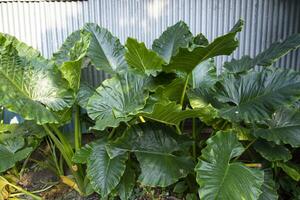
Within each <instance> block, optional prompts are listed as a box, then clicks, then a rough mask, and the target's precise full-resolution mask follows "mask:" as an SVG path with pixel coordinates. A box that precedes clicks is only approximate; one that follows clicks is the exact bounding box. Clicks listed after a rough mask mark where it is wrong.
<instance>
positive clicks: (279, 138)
mask: <svg viewBox="0 0 300 200" xmlns="http://www.w3.org/2000/svg"><path fill="white" fill-rule="evenodd" d="M267 124H268V126H269V128H266V129H264V128H259V129H257V130H255V131H254V132H253V135H254V136H255V137H261V138H264V139H266V140H268V141H272V142H275V143H276V144H290V145H291V146H292V147H300V129H299V128H300V113H299V112H298V111H297V110H296V111H295V110H291V109H287V108H283V109H280V110H278V111H276V112H275V113H274V114H273V115H272V119H271V120H269V121H267Z"/></svg>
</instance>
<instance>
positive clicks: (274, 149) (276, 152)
mask: <svg viewBox="0 0 300 200" xmlns="http://www.w3.org/2000/svg"><path fill="white" fill-rule="evenodd" d="M253 147H254V149H255V150H256V151H257V152H258V153H259V154H260V155H261V156H262V157H264V158H265V159H267V160H269V161H272V162H274V161H280V160H283V161H284V162H286V161H288V160H290V159H292V154H291V152H290V151H289V149H288V148H286V147H285V146H279V145H276V144H274V143H273V142H267V141H264V140H258V141H256V142H255V143H254V146H253Z"/></svg>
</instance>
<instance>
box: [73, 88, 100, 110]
mask: <svg viewBox="0 0 300 200" xmlns="http://www.w3.org/2000/svg"><path fill="white" fill-rule="evenodd" d="M95 90H96V89H95V88H93V87H92V86H90V85H88V84H86V83H81V84H80V87H79V90H78V93H77V96H76V102H77V104H78V105H80V106H81V107H82V108H85V109H86V107H87V104H88V101H89V98H90V97H91V96H92V95H93V94H94V93H95V92H96V91H95Z"/></svg>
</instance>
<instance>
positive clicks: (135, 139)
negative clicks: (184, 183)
mask: <svg viewBox="0 0 300 200" xmlns="http://www.w3.org/2000/svg"><path fill="white" fill-rule="evenodd" d="M185 143H187V141H186V139H183V138H182V137H179V136H178V135H177V133H176V132H175V131H174V130H173V129H172V128H170V127H167V126H163V125H158V124H152V123H143V124H139V125H134V126H131V127H130V128H129V129H128V130H127V131H126V132H125V134H124V135H123V136H122V137H121V138H119V139H117V140H116V141H115V142H113V143H112V144H111V145H110V146H109V148H108V149H109V152H110V154H111V156H112V157H113V156H115V155H119V154H120V153H123V152H127V151H129V152H134V153H135V155H136V157H137V159H138V161H139V163H140V168H141V174H140V176H139V178H138V180H139V181H140V182H141V183H142V184H143V185H147V186H153V187H154V186H159V187H166V186H169V185H171V184H173V183H175V182H176V181H178V179H180V178H183V177H185V176H187V174H188V173H190V172H191V170H192V168H193V161H192V159H191V158H190V157H188V156H178V155H175V154H173V153H174V152H176V151H180V150H181V149H182V146H183V144H185Z"/></svg>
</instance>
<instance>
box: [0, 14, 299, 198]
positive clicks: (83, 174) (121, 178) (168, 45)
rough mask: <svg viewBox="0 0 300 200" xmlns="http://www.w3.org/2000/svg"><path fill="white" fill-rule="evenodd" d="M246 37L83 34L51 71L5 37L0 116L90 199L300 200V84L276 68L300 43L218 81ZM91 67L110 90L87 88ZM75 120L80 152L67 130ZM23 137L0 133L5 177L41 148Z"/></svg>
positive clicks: (292, 41) (92, 27) (276, 48)
mask: <svg viewBox="0 0 300 200" xmlns="http://www.w3.org/2000/svg"><path fill="white" fill-rule="evenodd" d="M242 26H243V21H241V20H240V21H238V22H237V23H236V24H235V25H234V26H233V27H232V28H231V29H230V31H229V32H228V33H227V34H225V35H222V36H220V37H217V38H216V39H214V40H213V41H212V42H209V41H208V40H207V39H206V37H205V36H204V35H203V34H198V35H196V36H193V34H192V33H191V32H190V30H189V28H188V26H187V25H186V24H185V23H184V22H181V21H180V22H178V23H177V24H175V25H173V26H171V27H169V28H168V29H167V30H166V31H165V32H163V33H162V35H161V36H160V37H159V38H158V39H156V40H154V42H153V45H152V48H151V49H148V48H147V47H146V45H145V44H144V43H143V42H139V41H137V40H136V39H134V38H128V39H127V41H126V43H125V46H123V45H122V44H121V43H120V41H119V40H118V39H117V38H116V37H114V36H113V35H112V34H111V33H110V32H109V31H108V30H106V29H104V28H101V27H99V26H98V25H96V24H86V25H85V26H84V27H83V28H82V29H81V30H79V31H76V32H74V33H72V34H71V35H70V36H69V37H68V38H67V40H66V41H65V43H64V44H63V45H62V47H61V48H60V50H59V51H58V52H57V53H55V54H54V55H53V57H52V58H51V59H46V58H43V57H42V56H41V55H40V54H39V53H38V52H37V51H36V50H34V49H32V48H31V47H28V46H27V45H26V44H24V43H22V42H20V41H18V40H17V39H16V38H14V37H12V36H9V35H6V34H1V35H0V83H1V84H0V105H2V106H3V107H4V108H5V109H6V110H9V111H12V112H15V113H17V114H19V115H20V116H22V117H23V118H24V120H25V122H24V123H22V124H18V125H16V126H18V127H22V126H25V125H26V126H27V127H28V124H29V125H30V128H31V129H30V133H28V131H27V132H26V134H30V135H32V137H33V136H34V137H38V138H39V139H40V140H41V139H42V138H43V137H44V136H47V137H49V138H50V139H51V140H52V142H53V143H54V144H55V146H56V147H57V149H58V150H59V151H60V153H61V155H62V156H63V158H64V162H65V165H66V166H67V167H68V168H69V170H70V171H71V174H69V176H65V173H64V172H62V173H61V177H62V181H63V182H65V183H68V184H69V185H72V187H73V189H76V190H77V191H78V192H79V193H80V194H81V195H83V196H87V195H89V194H91V193H93V192H96V193H98V194H99V195H100V197H101V198H102V199H106V198H110V197H112V198H113V197H115V196H119V198H120V199H122V200H125V199H129V198H130V197H131V195H132V193H133V190H134V188H138V187H140V188H151V187H154V188H156V187H159V188H162V190H167V191H169V192H171V193H173V194H176V195H177V196H179V197H182V198H187V199H197V198H200V199H204V200H205V199H228V200H240V199H247V200H248V199H249V200H254V199H259V200H263V199H278V198H279V197H280V198H291V199H292V198H295V199H296V198H297V197H299V195H300V187H299V185H298V183H297V181H299V180H300V163H299V159H298V157H297V154H298V152H299V149H298V147H299V146H300V131H299V130H300V111H299V103H298V102H299V99H300V89H299V88H300V73H298V72H295V71H293V70H287V69H281V68H275V67H272V64H273V63H274V62H275V61H276V60H277V59H279V58H280V57H281V56H283V55H285V54H287V53H288V52H289V51H291V50H293V49H295V48H297V47H299V46H300V34H295V35H292V36H290V37H288V38H287V39H285V40H284V41H281V42H276V43H274V44H272V45H271V46H270V48H268V49H266V50H264V51H263V52H262V53H259V54H258V55H256V56H255V57H253V58H251V57H249V56H244V57H242V58H241V59H238V60H235V59H232V60H231V61H230V62H225V63H224V65H223V69H224V70H223V73H221V74H219V75H218V74H217V70H216V66H215V63H214V58H215V57H217V56H222V55H223V56H224V55H231V54H232V52H233V51H234V50H235V49H236V48H237V47H238V44H239V42H238V41H237V39H236V36H237V34H238V33H239V32H240V31H241V30H242ZM256 66H259V68H255V67H256ZM85 67H94V68H96V69H98V70H102V71H104V72H106V73H108V74H110V78H108V79H107V80H104V81H103V82H102V83H101V85H100V86H99V87H97V88H93V87H92V86H90V85H88V84H86V83H84V82H83V81H82V78H81V72H82V69H83V68H85ZM85 112H86V113H87V115H88V117H89V118H90V121H92V125H91V126H90V130H91V131H92V132H93V133H94V135H95V136H96V139H95V140H94V141H92V142H90V143H83V142H82V136H83V134H82V128H81V123H80V122H81V121H82V118H81V116H82V114H83V113H85ZM71 119H73V120H74V144H75V145H74V146H73V144H72V142H71V141H70V140H69V139H68V138H67V137H66V135H65V133H64V132H63V131H62V129H61V127H62V126H63V125H65V124H66V123H68V122H70V120H71ZM3 126H4V125H3ZM5 126H9V125H5ZM36 130H39V131H36ZM8 131H9V130H8ZM36 132H38V134H36ZM3 133H4V131H3ZM18 133H19V134H18V135H17V137H14V140H11V138H8V139H7V138H5V137H2V132H0V152H1V154H0V157H1V156H4V157H5V156H7V157H10V158H11V159H12V160H11V161H9V164H8V163H7V162H6V163H5V164H4V163H1V160H3V159H0V164H1V166H0V172H4V171H5V170H7V169H9V168H11V167H13V166H14V164H15V163H16V162H19V161H21V160H22V159H25V158H26V157H27V156H29V155H30V152H32V151H33V149H34V148H36V146H38V145H34V146H32V145H31V143H30V142H26V143H24V135H23V133H22V132H20V131H19V132H18ZM24 134H25V133H24ZM2 138H3V139H2ZM7 141H10V142H7ZM9 145H12V146H9ZM2 147H3V148H2ZM2 149H3V150H2ZM2 152H3V153H2ZM70 182H71V183H72V184H70ZM197 196H198V197H197Z"/></svg>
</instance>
